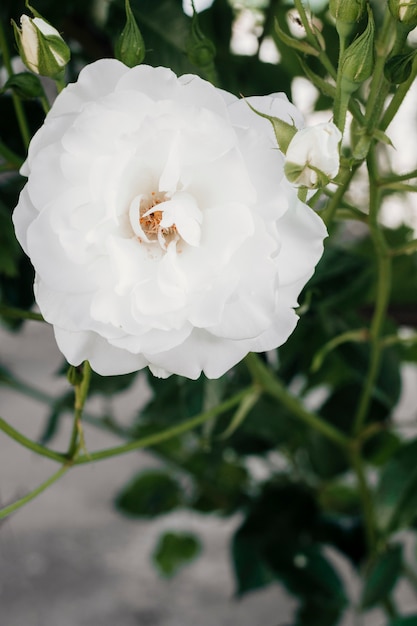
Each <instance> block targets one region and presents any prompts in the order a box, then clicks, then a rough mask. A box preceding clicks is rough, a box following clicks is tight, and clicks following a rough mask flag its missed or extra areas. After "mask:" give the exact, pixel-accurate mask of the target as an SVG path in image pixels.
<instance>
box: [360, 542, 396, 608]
mask: <svg viewBox="0 0 417 626" xmlns="http://www.w3.org/2000/svg"><path fill="white" fill-rule="evenodd" d="M401 566H402V548H401V546H399V545H396V546H391V547H389V548H388V549H387V550H386V551H385V552H383V553H382V554H380V555H378V557H377V558H376V559H375V561H374V562H373V563H372V564H371V567H370V568H369V570H368V572H367V575H366V578H365V584H364V587H363V591H362V599H361V605H362V607H363V608H364V609H370V608H371V607H373V606H376V605H377V604H379V603H380V602H383V601H384V600H386V598H387V596H388V595H389V594H390V593H391V591H392V590H393V588H394V586H395V583H396V582H397V580H398V578H399V576H400V573H401Z"/></svg>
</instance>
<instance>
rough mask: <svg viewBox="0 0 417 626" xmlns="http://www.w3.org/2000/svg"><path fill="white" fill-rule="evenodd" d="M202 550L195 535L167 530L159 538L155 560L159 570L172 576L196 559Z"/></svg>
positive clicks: (154, 554) (154, 555)
mask: <svg viewBox="0 0 417 626" xmlns="http://www.w3.org/2000/svg"><path fill="white" fill-rule="evenodd" d="M200 552H201V543H200V541H199V539H198V538H197V537H196V536H195V535H192V534H190V533H178V532H166V533H164V534H163V535H162V536H161V537H160V538H159V541H158V545H157V546H156V549H155V551H154V553H153V560H154V562H155V563H156V565H157V567H158V569H159V571H160V572H161V573H162V574H163V575H164V576H167V577H170V576H174V575H175V574H176V573H177V572H178V570H179V569H181V567H183V566H184V565H187V564H188V563H190V562H191V561H192V560H194V559H195V558H196V557H197V556H198V555H199V553H200Z"/></svg>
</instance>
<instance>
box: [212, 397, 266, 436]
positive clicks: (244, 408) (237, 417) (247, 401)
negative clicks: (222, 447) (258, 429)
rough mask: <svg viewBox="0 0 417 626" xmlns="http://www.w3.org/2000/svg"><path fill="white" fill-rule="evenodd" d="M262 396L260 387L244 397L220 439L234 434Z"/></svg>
mask: <svg viewBox="0 0 417 626" xmlns="http://www.w3.org/2000/svg"><path fill="white" fill-rule="evenodd" d="M260 397H261V390H260V389H254V390H253V392H252V393H251V394H249V395H247V396H245V397H244V398H243V400H242V401H241V402H240V404H239V406H238V408H237V410H236V413H235V414H234V415H233V417H232V419H231V421H230V424H229V425H228V426H227V428H226V429H225V430H224V431H223V432H222V434H221V435H220V436H219V439H221V440H223V441H224V440H225V439H228V438H229V437H231V436H232V435H233V433H234V432H235V430H236V429H237V428H238V427H239V426H240V425H241V423H242V422H243V420H244V419H245V418H246V417H247V415H248V414H249V413H250V411H251V410H252V408H253V407H254V406H255V404H256V403H257V402H258V400H259V398H260Z"/></svg>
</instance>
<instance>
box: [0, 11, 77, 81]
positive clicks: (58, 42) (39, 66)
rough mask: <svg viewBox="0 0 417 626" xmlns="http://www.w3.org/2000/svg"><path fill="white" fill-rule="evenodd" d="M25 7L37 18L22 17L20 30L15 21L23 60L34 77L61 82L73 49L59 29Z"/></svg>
mask: <svg viewBox="0 0 417 626" xmlns="http://www.w3.org/2000/svg"><path fill="white" fill-rule="evenodd" d="M26 6H27V7H28V8H29V9H30V10H31V11H32V13H33V15H34V17H33V18H32V17H28V16H27V15H22V17H21V18H20V28H19V27H18V26H17V24H16V23H15V22H14V21H13V20H12V25H13V29H14V34H15V38H16V43H17V47H18V49H19V54H20V57H21V59H22V61H23V63H24V64H25V65H26V67H27V68H28V69H29V70H31V71H32V72H34V73H35V74H40V75H41V76H49V77H50V78H54V79H57V78H60V77H61V76H62V73H63V71H64V69H65V66H66V65H67V63H68V61H69V60H70V54H71V53H70V49H69V47H68V46H67V44H66V43H65V41H64V40H63V39H62V37H61V35H60V34H59V32H58V31H57V30H56V28H54V27H53V26H51V25H50V24H49V23H48V22H47V21H46V20H45V19H44V18H43V17H42V16H41V15H39V13H38V12H37V11H35V10H34V9H32V7H31V6H30V5H29V4H27V5H26Z"/></svg>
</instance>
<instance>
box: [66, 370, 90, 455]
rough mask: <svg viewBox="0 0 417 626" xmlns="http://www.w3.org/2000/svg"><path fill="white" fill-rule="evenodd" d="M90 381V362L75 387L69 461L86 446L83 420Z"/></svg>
mask: <svg viewBox="0 0 417 626" xmlns="http://www.w3.org/2000/svg"><path fill="white" fill-rule="evenodd" d="M90 380H91V366H90V363H89V362H88V361H84V364H83V372H82V379H81V382H80V383H79V384H77V385H75V405H74V422H73V427H72V433H71V440H70V444H69V447H68V453H67V456H68V458H69V459H74V458H75V457H76V456H77V453H78V450H79V448H80V445H81V447H83V446H84V440H83V432H82V426H81V420H82V416H83V410H84V404H85V401H86V399H87V395H88V390H89V388H90Z"/></svg>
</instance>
